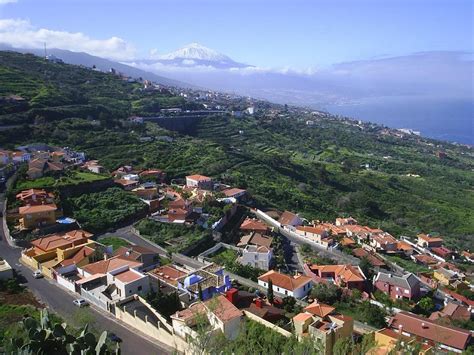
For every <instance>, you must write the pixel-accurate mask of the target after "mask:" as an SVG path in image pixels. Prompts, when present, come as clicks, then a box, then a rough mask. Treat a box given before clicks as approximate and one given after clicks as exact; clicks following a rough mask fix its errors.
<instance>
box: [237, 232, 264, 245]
mask: <svg viewBox="0 0 474 355" xmlns="http://www.w3.org/2000/svg"><path fill="white" fill-rule="evenodd" d="M272 242H273V238H272V237H268V236H265V235H262V234H260V233H256V232H254V233H252V234H249V235H244V236H243V237H242V238H241V239H240V241H239V242H238V243H237V246H239V247H240V246H246V245H248V244H251V245H257V246H263V247H267V248H270V246H271V245H272Z"/></svg>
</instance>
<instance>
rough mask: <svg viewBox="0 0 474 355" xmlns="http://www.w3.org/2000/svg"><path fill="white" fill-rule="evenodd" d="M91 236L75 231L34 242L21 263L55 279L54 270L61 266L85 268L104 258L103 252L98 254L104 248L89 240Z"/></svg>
mask: <svg viewBox="0 0 474 355" xmlns="http://www.w3.org/2000/svg"><path fill="white" fill-rule="evenodd" d="M91 236H92V234H91V233H88V232H85V231H83V230H74V231H70V232H67V233H64V234H52V235H49V236H46V237H44V238H39V239H36V240H33V241H32V242H31V245H32V247H31V248H30V249H27V250H24V251H23V252H22V254H21V261H22V262H23V263H24V264H26V265H28V266H29V267H31V268H33V269H35V270H41V271H42V273H43V275H44V276H46V277H49V278H53V268H54V267H56V266H58V265H59V264H68V263H69V264H76V265H77V266H84V265H87V264H89V263H90V262H91V261H96V259H97V258H98V257H102V256H103V255H102V252H100V253H99V254H100V255H98V254H97V249H102V248H98V246H99V245H100V244H98V243H96V242H94V241H93V240H90V239H89V238H90V237H91ZM100 246H101V245H100Z"/></svg>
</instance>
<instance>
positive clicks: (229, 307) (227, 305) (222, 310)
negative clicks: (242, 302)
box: [204, 295, 242, 322]
mask: <svg viewBox="0 0 474 355" xmlns="http://www.w3.org/2000/svg"><path fill="white" fill-rule="evenodd" d="M204 305H205V306H206V308H207V309H208V310H209V311H210V312H212V313H214V314H215V316H216V317H217V318H218V319H219V320H220V321H221V322H227V321H230V320H232V319H234V318H240V317H241V316H242V311H240V310H239V309H238V308H237V307H236V306H234V305H233V304H232V302H230V301H229V300H228V299H227V298H225V297H224V296H223V295H219V296H217V297H214V298H211V299H210V300H207V301H206V302H204Z"/></svg>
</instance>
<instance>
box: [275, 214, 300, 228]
mask: <svg viewBox="0 0 474 355" xmlns="http://www.w3.org/2000/svg"><path fill="white" fill-rule="evenodd" d="M295 217H298V216H297V215H296V214H294V213H293V212H290V211H285V212H283V214H282V215H281V216H280V219H279V220H278V222H280V224H282V225H286V224H290V222H291V221H292V220H293V219H294V218H295Z"/></svg>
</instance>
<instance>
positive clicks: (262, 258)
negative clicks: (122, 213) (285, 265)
mask: <svg viewBox="0 0 474 355" xmlns="http://www.w3.org/2000/svg"><path fill="white" fill-rule="evenodd" d="M272 258H273V253H272V249H271V248H267V247H266V246H257V245H247V246H246V247H245V249H243V250H242V256H241V257H240V259H239V261H240V263H241V264H242V265H250V266H252V267H255V268H258V269H262V270H268V269H269V268H270V262H271V260H272Z"/></svg>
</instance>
